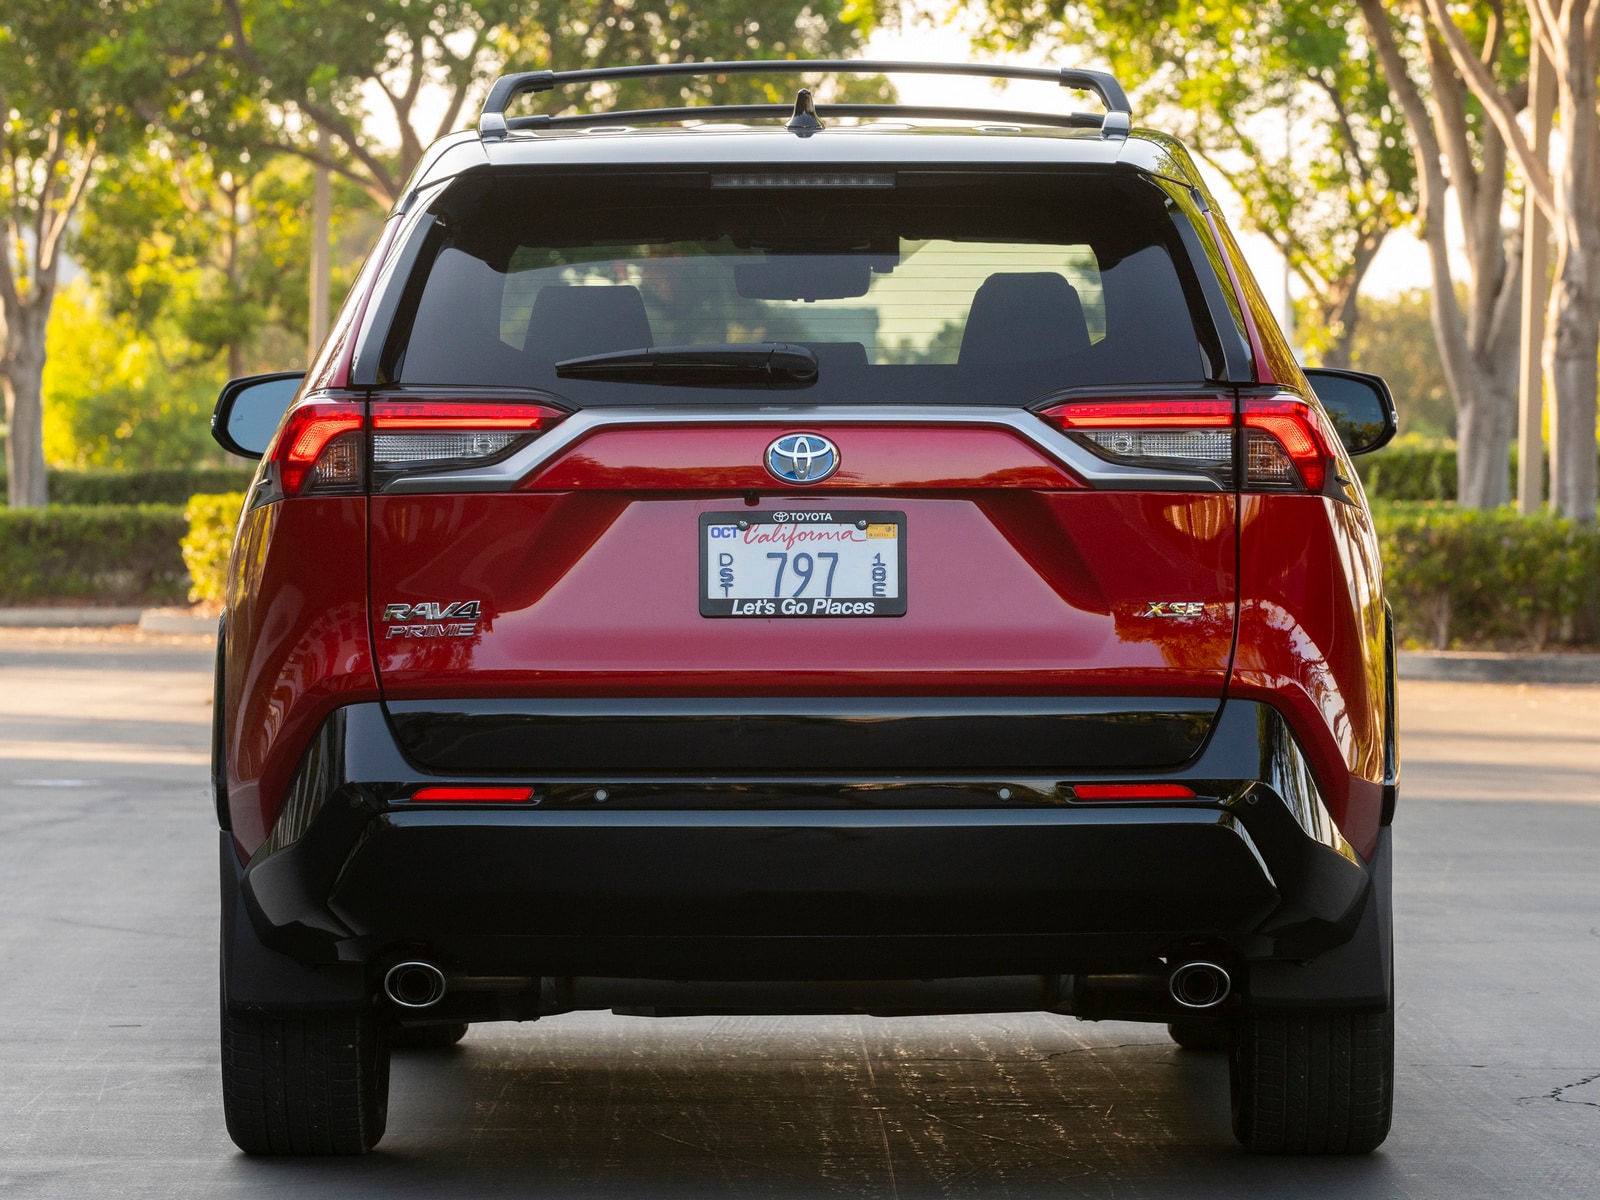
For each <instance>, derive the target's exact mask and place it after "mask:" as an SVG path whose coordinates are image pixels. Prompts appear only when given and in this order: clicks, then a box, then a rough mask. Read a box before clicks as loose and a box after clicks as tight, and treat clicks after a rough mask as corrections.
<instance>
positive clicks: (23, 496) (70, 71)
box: [0, 0, 128, 506]
mask: <svg viewBox="0 0 1600 1200" xmlns="http://www.w3.org/2000/svg"><path fill="white" fill-rule="evenodd" d="M119 7H120V6H119V5H117V4H115V3H106V4H61V3H59V2H58V0H5V4H4V6H3V7H0V239H3V245H0V391H3V392H4V394H5V402H6V426H7V439H6V458H7V467H8V472H9V474H8V484H7V489H8V494H9V499H10V502H11V503H12V504H13V505H19V506H20V505H28V506H32V505H40V504H43V503H45V500H46V498H47V497H46V476H45V464H44V450H43V404H42V398H41V377H42V375H43V371H44V365H45V342H46V331H47V329H48V326H49V321H50V310H51V307H52V305H53V304H54V302H55V296H56V286H57V280H58V278H59V275H60V268H61V251H62V249H63V238H64V236H65V234H66V231H67V229H68V227H69V225H70V223H71V221H72V218H73V216H74V214H75V212H76V211H77V208H78V205H79V203H80V202H81V201H82V199H83V196H84V193H85V191H86V190H87V188H88V186H89V179H90V177H91V175H92V174H93V172H94V168H95V165H96V162H97V160H98V159H99V157H100V156H101V155H102V154H104V153H106V152H107V151H108V150H111V149H115V147H116V144H117V142H118V141H119V135H121V134H122V133H123V132H124V128H125V127H124V123H123V121H122V119H121V118H122V115H123V110H124V104H123V99H124V96H125V88H126V87H127V86H128V81H127V80H126V79H124V78H122V77H121V76H120V75H119V74H118V73H117V72H116V71H115V70H112V69H111V68H110V65H109V64H108V61H107V59H106V57H105V55H104V54H103V50H104V46H105V43H106V42H107V41H108V40H109V38H110V36H111V34H112V32H113V27H114V25H115V23H116V18H117V17H118V16H119V15H120V14H119V13H118V12H117V10H118V8H119Z"/></svg>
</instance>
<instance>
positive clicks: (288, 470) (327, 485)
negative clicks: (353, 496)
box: [266, 403, 364, 496]
mask: <svg viewBox="0 0 1600 1200" xmlns="http://www.w3.org/2000/svg"><path fill="white" fill-rule="evenodd" d="M363 423H364V418H363V417H362V414H361V405H359V404H325V403H311V404H301V405H297V406H296V407H294V408H291V409H290V410H289V411H288V412H287V413H286V414H284V418H283V424H282V425H281V426H279V428H278V433H277V436H276V437H274V438H273V439H272V445H270V446H268V447H267V452H266V458H267V460H268V461H269V462H271V463H272V464H273V465H274V466H275V467H276V468H277V483H278V486H279V487H280V488H281V489H282V491H283V493H284V495H286V496H297V495H299V494H300V493H301V492H349V491H360V490H361V426H362V424H363Z"/></svg>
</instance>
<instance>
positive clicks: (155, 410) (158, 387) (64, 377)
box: [44, 279, 221, 468]
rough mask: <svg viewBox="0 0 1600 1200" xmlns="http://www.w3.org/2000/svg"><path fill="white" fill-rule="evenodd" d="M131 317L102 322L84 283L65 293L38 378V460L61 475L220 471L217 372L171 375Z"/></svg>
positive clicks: (176, 368)
mask: <svg viewBox="0 0 1600 1200" xmlns="http://www.w3.org/2000/svg"><path fill="white" fill-rule="evenodd" d="M163 357H164V356H163V355H162V353H161V351H160V348H159V345H158V343H157V340H156V339H155V338H154V337H153V336H152V335H150V334H149V333H146V332H143V331H141V329H140V328H139V326H138V324H137V322H136V321H135V319H134V318H133V317H132V316H131V315H129V314H122V315H120V316H119V315H115V314H113V313H110V312H107V311H106V307H105V304H104V302H103V301H102V300H101V298H100V297H98V296H97V295H95V294H94V293H93V292H92V291H91V290H90V289H89V287H88V286H87V283H86V281H85V280H83V279H77V280H74V281H73V282H72V283H71V284H70V285H68V286H67V287H66V288H64V289H63V290H62V292H61V294H60V296H59V298H58V299H57V301H56V305H55V313H54V314H53V316H52V319H51V322H50V342H49V360H48V362H47V363H46V364H45V368H44V453H45V457H46V458H48V459H49V461H50V462H51V463H52V464H53V465H55V466H58V467H78V468H83V467H136V468H149V467H170V466H177V465H182V464H189V463H197V462H203V461H213V462H215V461H220V459H221V454H220V452H219V451H218V450H217V447H216V444H215V443H214V442H212V440H211V437H210V434H209V432H208V430H209V417H210V413H211V406H212V404H213V403H215V401H216V397H217V387H218V383H219V380H218V374H219V372H218V370H217V369H216V367H215V366H214V365H212V363H211V362H209V361H207V360H205V359H203V358H202V359H200V360H199V361H197V362H190V363H187V364H185V365H173V366H169V365H168V364H167V363H166V362H164V361H163Z"/></svg>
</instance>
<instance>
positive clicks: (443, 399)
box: [214, 62, 1397, 1154]
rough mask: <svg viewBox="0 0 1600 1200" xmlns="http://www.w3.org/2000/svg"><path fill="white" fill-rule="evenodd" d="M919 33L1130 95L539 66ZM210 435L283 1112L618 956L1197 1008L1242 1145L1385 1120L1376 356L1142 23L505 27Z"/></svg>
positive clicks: (652, 964)
mask: <svg viewBox="0 0 1600 1200" xmlns="http://www.w3.org/2000/svg"><path fill="white" fill-rule="evenodd" d="M880 71H931V72H939V71H942V72H948V73H952V74H981V75H993V76H1000V77H1007V78H1021V79H1035V80H1045V81H1048V82H1051V83H1054V84H1057V85H1060V86H1062V87H1065V88H1068V89H1078V90H1087V91H1090V92H1093V93H1096V94H1097V95H1098V97H1099V99H1100V101H1101V103H1102V105H1103V107H1104V112H1094V113H1078V112H1074V113H1012V112H1007V113H1003V114H998V113H994V112H990V111H982V110H967V109H955V108H926V107H911V106H905V105H856V104H836V105H828V104H818V103H816V102H815V101H814V99H813V97H812V95H811V93H810V92H809V90H804V89H802V90H800V91H799V93H798V96H797V98H796V99H795V101H794V103H793V105H792V106H790V105H789V104H783V105H740V106H728V107H715V106H712V107H695V108H688V109H660V110H646V111H630V112H616V111H612V112H605V113H599V114H582V115H566V116H560V115H557V116H550V115H538V114H536V113H533V112H531V111H530V112H528V113H527V114H525V115H516V113H515V112H513V111H512V110H513V108H514V106H515V105H516V104H517V103H518V102H519V101H525V99H526V98H528V97H530V96H531V97H535V98H537V97H539V96H540V95H541V94H543V93H549V92H553V91H555V90H556V89H560V88H563V87H566V86H568V85H571V84H577V83H592V82H595V81H598V80H610V81H617V80H620V79H624V78H627V77H630V76H638V75H657V76H672V75H701V76H705V75H724V74H730V73H735V72H760V73H763V74H767V75H771V76H774V77H781V75H782V74H783V73H791V74H792V73H797V72H804V73H821V72H880ZM214 429H215V431H216V434H217V436H218V438H219V440H220V441H221V442H222V444H223V445H224V446H226V447H227V448H228V449H230V450H233V451H235V452H237V453H242V454H250V455H254V456H257V457H259V458H260V460H261V465H260V468H259V470H258V472H257V474H256V477H255V480H254V483H253V484H252V486H251V489H250V493H249V499H248V502H247V503H246V505H245V511H244V515H243V518H242V520H241V521H240V524H239V529H238V535H237V540H236V542H235V545H234V549H233V560H232V566H231V568H230V572H231V573H230V586H229V596H228V605H227V613H226V616H225V618H224V622H223V628H222V633H221V643H220V646H219V652H218V655H217V702H216V766H215V772H214V774H215V788H216V798H217V816H218V818H219V820H220V822H221V826H222V836H221V843H220V846H221V871H222V875H221V884H222V914H223V915H222V996H223V1009H222V1073H223V1098H224V1106H225V1109H226V1113H227V1122H228V1129H229V1132H230V1133H231V1134H232V1136H233V1138H234V1140H235V1141H236V1142H237V1143H238V1144H239V1146H241V1147H242V1148H243V1149H245V1150H246V1151H249V1152H251V1153H257V1154H346V1153H359V1152H362V1151H365V1150H367V1149H369V1148H371V1147H372V1146H373V1144H374V1143H376V1142H377V1140H378V1139H379V1137H380V1136H381V1135H382V1133H383V1130H384V1123H385V1113H386V1102H387V1091H388V1062H389V1052H390V1048H391V1046H393V1045H396V1044H410V1045H428V1044H432V1045H440V1046H447V1045H449V1044H451V1043H452V1042H453V1041H455V1040H456V1039H458V1038H459V1037H460V1036H461V1035H462V1033H463V1032H464V1031H465V1029H466V1027H467V1025H468V1023H470V1022H477V1021H503V1020H517V1021H531V1020H535V1019H537V1018H539V1017H543V1016H548V1015H551V1014H555V1013H563V1012H568V1011H572V1010H579V1009H611V1010H613V1011H618V1012H626V1013H631V1014H636V1015H640V1014H642V1015H655V1016H674V1015H684V1014H709V1013H868V1014H874V1015H882V1016H892V1015H897V1014H912V1013H987V1012H1008V1011H1041V1012H1050V1013H1060V1014H1067V1015H1072V1016H1077V1017H1081V1018H1087V1019H1091V1020H1094V1019H1112V1020H1133V1021H1156V1022H1164V1023H1166V1024H1167V1025H1168V1026H1169V1028H1170V1029H1171V1032H1172V1035H1173V1037H1174V1038H1175V1039H1176V1040H1177V1042H1178V1043H1179V1045H1180V1046H1185V1047H1191V1048H1196V1049H1199V1048H1215V1049H1224V1048H1225V1049H1226V1050H1227V1052H1228V1054H1229V1055H1230V1057H1231V1063H1232V1080H1233V1122H1234V1129H1235V1131H1236V1132H1237V1134H1238V1137H1239V1139H1240V1140H1241V1141H1242V1142H1243V1143H1244V1144H1245V1145H1246V1146H1247V1147H1249V1148H1250V1149H1252V1150H1256V1151H1262V1152H1272V1153H1364V1152H1366V1151H1369V1150H1371V1149H1372V1148H1373V1147H1375V1146H1377V1145H1378V1144H1379V1143H1380V1142H1382V1141H1383V1139H1384V1137H1385V1135H1386V1133H1387V1131H1388V1127H1389V1115H1390V1107H1391V1078H1392V1057H1393V1051H1392V1045H1393V1020H1394V1018H1393V1011H1394V1010H1393V987H1392V971H1391V943H1390V916H1389V913H1390V899H1389V878H1390V852H1389V828H1388V826H1389V822H1390V818H1391V817H1392V815H1393V809H1394V798H1395V788H1396V779H1397V761H1396V748H1395V747H1396V743H1395V721H1394V654H1393V634H1392V631H1391V625H1390V621H1389V618H1388V613H1387V609H1386V607H1385V604H1384V600H1383V591H1382V583H1381V578H1380V569H1379V563H1378V550H1377V544H1376V542H1375V540H1374V536H1373V528H1372V521H1371V518H1370V514H1369V512H1368V509H1367V505H1366V501H1365V498H1364V497H1363V494H1362V490H1361V485H1360V484H1359V483H1358V482H1357V480H1356V473H1355V471H1354V470H1353V469H1352V467H1351V465H1350V456H1351V455H1352V454H1356V453H1361V452H1363V451H1365V450H1371V449H1374V448H1375V447H1377V446H1379V445H1381V444H1382V443H1383V442H1384V441H1386V440H1387V439H1388V438H1389V436H1391V434H1392V433H1393V430H1394V411H1393V405H1392V402H1391V400H1390V398H1389V394H1388V391H1387V389H1386V388H1385V387H1384V386H1383V384H1382V382H1381V381H1379V380H1376V379H1374V378H1372V377H1371V376H1362V375H1357V374H1353V373H1350V372H1334V371H1302V370H1301V368H1300V367H1299V366H1298V365H1297V364H1296V362H1295V359H1294V357H1293V355H1292V353H1291V352H1290V349H1289V347H1288V346H1287V345H1286V344H1285V341H1284V338H1283V336H1282V334H1281V333H1280V332H1279V330H1278V328H1277V326H1276V325H1275V324H1274V322H1273V319H1272V317H1271V315H1270V313H1269V312H1268V309H1267V306H1266V305H1265V303H1264V302H1263V300H1262V296H1261V293H1260V291H1259V289H1258V288H1257V286H1256V284H1255V282H1254V281H1253V280H1252V278H1251V276H1250V273H1249V271H1248V270H1247V268H1246V266H1245V264H1244V261H1243V260H1242V258H1241V257H1240V254H1239V250H1238V247H1237V245H1236V244H1235V242H1234V239H1233V237H1232V236H1231V235H1230V234H1229V232H1228V230H1227V228H1226V226H1225V225H1224V224H1223V222H1222V220H1221V219H1220V217H1219V216H1218V214H1217V211H1216V204H1215V202H1214V201H1213V200H1212V198H1211V197H1210V196H1209V194H1208V193H1207V191H1206V188H1205V185H1204V183H1203V182H1202V180H1201V178H1200V175H1199V173H1198V172H1197V171H1196V169H1195V167H1194V164H1193V162H1192V161H1191V160H1190V158H1189V156H1188V154H1186V153H1185V151H1184V150H1183V148H1182V147H1181V146H1180V145H1178V144H1177V143H1176V142H1174V141H1172V140H1171V139H1170V138H1167V137H1165V136H1163V135H1161V134H1157V133H1150V132H1145V131H1142V130H1141V131H1138V132H1134V131H1131V130H1130V128H1129V117H1128V104H1127V100H1126V97H1125V96H1124V94H1123V91H1122V89H1121V88H1120V87H1119V86H1118V85H1117V83H1116V81H1115V80H1114V79H1112V78H1111V77H1109V76H1106V75H1103V74H1099V73H1095V72H1089V71H1071V70H1067V71H1056V70H1048V69H1031V68H989V67H967V66H951V67H936V66H930V65H928V64H884V63H860V62H857V63H808V62H782V63H761V62H741V63H688V64H680V65H668V66H647V67H637V68H624V69H618V70H611V71H598V70H597V71H584V72H571V73H567V74H552V73H550V72H534V73H529V74H520V75H511V76H507V77H505V78H502V79H501V80H499V81H498V82H497V83H496V85H495V87H494V89H493V91H492V93H491V94H490V97H489V99H488V102H487V105H486V107H485V111H484V113H483V116H482V119H481V121H480V124H479V127H478V129H477V131H476V132H468V133H461V134H456V135H454V136H451V137H448V138H446V139H444V140H443V141H441V142H440V143H438V144H437V145H436V146H434V147H433V148H432V149H431V150H430V151H429V152H428V154H427V156H426V157H425V158H424V160H423V162H422V164H421V166H420V167H419V168H418V169H417V172H416V175H415V177H414V178H413V180H412V181H411V183H410V185H409V187H408V188H407V190H406V193H405V196H404V198H403V199H402V200H401V201H400V203H399V204H398V205H397V206H396V208H395V210H394V212H393V214H392V215H391V216H390V218H389V220H388V222H387V224H386V225H385V227H384V230H383V233H382V236H381V238H380V239H379V241H378V244H377V247H376V248H375V249H374V250H373V252H372V255H371V257H370V258H369V259H368V261H367V264H366V266H365V268H364V269H363V270H362V272H361V275H360V277H359V279H358V281H357V283H356V284H355V286H354V288H353V289H352V291H351V293H350V296H349V299H348V301H347V302H346V303H345V306H344V309H343V312H342V313H341V315H340V316H339V319H338V321H337V324H336V325H335V328H334V330H333V332H332V334H331V335H330V336H329V338H328V340H327V343H326V345H325V346H324V347H323V349H322V351H321V354H320V356H319V357H318V359H317V361H316V363H315V365H314V366H313V367H312V368H311V370H310V371H309V372H307V373H306V374H305V375H304V377H301V376H299V375H277V376H267V377H256V378H252V379H245V380H237V381H234V382H233V383H230V384H229V385H228V387H227V389H226V390H225V391H224V392H223V395H222V398H221V401H220V402H219V405H218V409H217V414H216V417H215V419H214Z"/></svg>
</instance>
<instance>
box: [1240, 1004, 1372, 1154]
mask: <svg viewBox="0 0 1600 1200" xmlns="http://www.w3.org/2000/svg"><path fill="white" fill-rule="evenodd" d="M1230 1066H1231V1068H1232V1070H1231V1072H1230V1075H1231V1083H1232V1091H1233V1133H1234V1136H1235V1137H1236V1138H1238V1139H1239V1141H1240V1143H1241V1144H1242V1145H1243V1146H1244V1147H1245V1149H1247V1150H1249V1151H1251V1152H1252V1153H1254V1154H1368V1153H1370V1152H1371V1151H1373V1150H1375V1149H1377V1148H1378V1147H1379V1146H1380V1145H1382V1144H1383V1140H1384V1139H1385V1138H1386V1137H1388V1136H1389V1121H1390V1117H1391V1115H1392V1113H1393V1110H1394V1008H1393V1006H1392V1005H1391V1006H1390V1007H1389V1008H1388V1009H1387V1010H1385V1011H1383V1012H1340V1011H1332V1012H1308V1013H1276V1014H1258V1015H1250V1016H1245V1017H1243V1018H1242V1019H1241V1020H1240V1021H1239V1022H1238V1024H1237V1026H1236V1027H1235V1037H1234V1043H1233V1054H1232V1059H1231V1063H1230Z"/></svg>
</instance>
